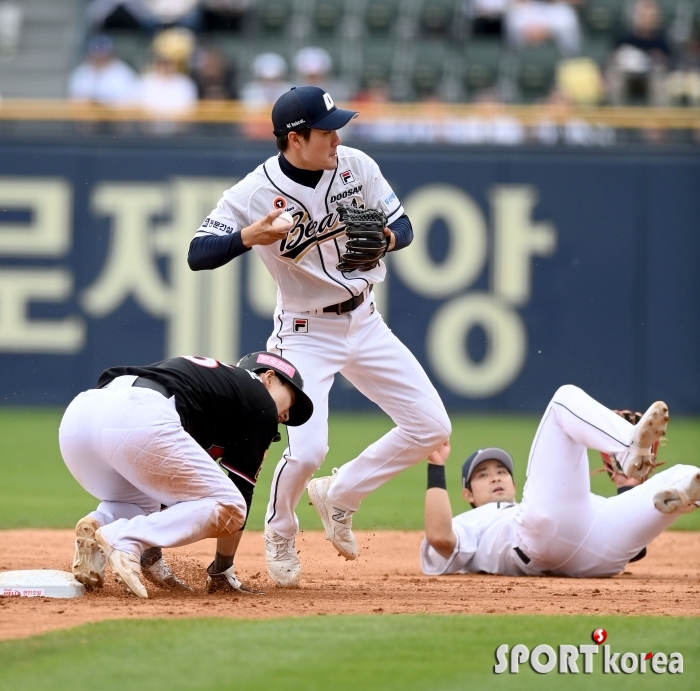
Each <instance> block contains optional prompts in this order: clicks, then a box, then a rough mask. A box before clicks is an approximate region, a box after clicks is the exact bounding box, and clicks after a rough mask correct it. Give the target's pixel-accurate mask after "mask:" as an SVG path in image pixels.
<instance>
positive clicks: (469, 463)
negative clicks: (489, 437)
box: [462, 446, 513, 488]
mask: <svg viewBox="0 0 700 691" xmlns="http://www.w3.org/2000/svg"><path fill="white" fill-rule="evenodd" d="M492 458H493V459H495V460H496V461H500V462H501V463H503V465H504V466H505V467H506V469H507V470H508V472H509V473H510V474H511V475H513V459H512V458H511V457H510V454H509V453H508V452H507V451H504V450H503V449H499V448H498V447H495V446H492V447H490V448H488V449H479V450H478V451H475V452H474V453H473V454H472V455H471V456H469V458H467V460H466V461H464V464H463V465H462V487H463V488H464V487H466V486H467V484H468V483H469V480H470V478H471V476H472V473H473V472H474V468H476V466H478V465H479V463H481V462H482V461H488V460H490V459H492Z"/></svg>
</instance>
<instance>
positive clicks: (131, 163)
mask: <svg viewBox="0 0 700 691" xmlns="http://www.w3.org/2000/svg"><path fill="white" fill-rule="evenodd" d="M366 150H367V151H368V153H370V155H373V156H374V157H375V158H376V160H377V161H378V162H379V164H380V166H381V167H382V170H383V172H384V174H385V176H386V177H387V178H388V179H389V181H390V182H391V184H392V185H393V187H394V190H395V191H396V193H397V194H398V195H399V197H400V198H401V200H402V201H403V203H404V206H405V208H406V210H407V212H408V214H409V216H410V217H411V219H412V222H413V227H414V231H415V240H414V242H413V244H412V246H411V247H409V248H408V249H406V250H403V251H401V252H399V253H396V254H392V255H390V257H389V280H388V281H387V283H386V284H385V285H383V286H381V288H380V289H378V290H377V295H378V301H379V307H380V310H381V311H382V312H383V314H384V315H385V318H386V319H387V321H388V323H389V324H390V326H391V328H392V329H393V330H394V331H395V333H396V334H397V335H398V336H399V337H400V338H401V339H402V340H403V341H404V342H405V343H406V344H407V345H408V346H409V348H411V350H412V351H413V352H414V353H415V354H416V355H417V356H418V358H419V359H420V360H421V362H422V363H423V364H424V366H425V367H426V369H427V371H428V373H429V375H430V376H431V378H432V380H433V381H434V382H435V384H436V386H437V387H438V389H439V391H440V393H441V395H442V396H443V398H444V400H445V402H446V404H447V405H448V407H449V408H450V409H453V410H457V409H470V410H490V411H493V410H499V411H514V412H519V411H539V410H542V409H543V407H544V406H545V405H546V403H547V400H548V399H549V398H550V397H551V395H552V393H553V391H554V390H555V389H556V388H557V386H559V385H561V384H563V383H574V384H578V385H580V386H582V387H583V388H585V389H586V390H587V391H589V392H590V393H591V394H593V395H595V396H596V397H598V398H600V399H601V400H602V401H603V402H605V403H607V404H609V405H611V406H618V407H632V406H633V407H637V408H640V407H642V406H644V405H646V404H647V403H648V402H650V401H651V400H654V399H656V398H664V399H665V400H667V401H668V403H669V404H670V406H671V409H672V411H674V412H678V413H680V412H683V413H700V355H699V350H700V349H699V348H698V344H699V343H700V272H699V271H698V268H697V266H698V262H699V260H700V222H699V219H700V157H698V156H690V155H683V154H679V153H670V152H669V153H656V154H653V155H650V154H649V153H635V152H619V151H618V152H615V153H611V152H596V153H591V152H590V151H586V152H572V151H570V150H567V151H565V152H564V151H562V152H559V151H549V152H548V151H542V150H538V151H532V152H528V151H522V150H520V151H517V152H515V151H507V150H498V151H474V150H472V151H464V150H460V151H456V150H448V149H441V150H436V149H432V150H431V149H426V148H414V149H411V148H406V147H402V148H394V149H391V148H376V147H373V148H367V149H366ZM272 153H274V152H273V151H272V149H270V148H269V147H268V148H264V147H263V148H261V147H260V146H259V145H250V146H249V147H244V148H241V146H240V144H237V145H235V147H231V148H229V145H228V144H226V143H224V144H220V145H218V146H212V144H211V143H200V144H193V143H186V142H180V143H178V142H176V140H171V141H170V142H168V143H165V142H150V141H148V140H144V141H140V142H133V143H129V142H128V141H121V142H116V141H115V143H113V144H102V143H93V144H90V143H88V142H87V141H82V142H81V141H75V142H66V143H65V144H63V145H56V144H50V145H45V144H44V145H41V144H39V143H38V142H36V143H35V142H29V143H23V144H22V143H5V144H2V143H0V372H1V377H0V401H2V402H4V403H12V404H37V403H40V404H65V403H66V402H68V401H69V400H70V398H71V397H72V396H73V395H75V394H76V393H77V392H78V391H80V390H82V389H85V388H89V387H90V386H91V385H93V384H94V382H95V381H96V378H97V376H98V374H99V373H100V371H101V370H102V369H104V368H105V367H107V366H110V365H115V364H127V363H129V364H131V363H147V362H152V361H155V360H158V359H161V358H162V357H164V356H170V355H174V354H201V355H210V356H214V357H218V358H219V359H222V360H225V361H228V362H235V361H236V359H237V357H238V356H239V355H240V354H242V353H245V352H249V351H251V350H256V349H260V348H263V347H264V343H265V340H266V338H267V335H268V332H269V330H270V327H271V321H270V315H271V314H272V310H273V307H274V301H275V289H274V284H272V283H271V280H270V279H269V277H268V275H267V273H266V272H265V269H264V268H263V267H262V264H261V263H260V262H259V260H258V259H257V257H256V255H255V254H254V253H253V252H249V253H248V254H246V255H245V256H244V257H242V258H240V259H238V260H236V261H234V262H232V263H231V264H230V265H229V266H227V267H225V268H222V269H219V270H217V271H215V272H201V273H193V272H191V271H190V270H189V269H188V267H187V264H186V255H187V248H188V244H189V241H190V238H191V237H192V235H193V233H194V231H195V230H196V228H197V227H198V225H199V223H200V221H201V220H202V219H203V218H204V217H205V216H206V215H207V213H208V212H209V211H210V210H211V209H212V208H213V207H214V205H215V204H216V201H217V200H218V198H219V197H220V195H221V192H222V190H223V189H225V188H226V187H228V186H229V185H231V184H232V183H234V182H235V181H236V180H237V179H240V178H241V177H242V176H243V175H245V173H246V172H247V171H249V170H250V169H252V168H253V167H255V166H256V165H257V164H258V163H259V162H261V161H262V160H263V159H264V158H265V157H266V156H268V155H271V154H272ZM339 379H340V378H339ZM332 405H334V406H335V407H337V408H362V407H365V406H366V405H367V403H366V402H365V401H364V399H363V398H362V396H360V395H359V394H358V393H357V392H356V391H354V390H353V389H352V388H350V386H349V384H347V383H346V382H344V380H340V381H338V382H337V383H336V386H335V387H334V391H333V394H332Z"/></svg>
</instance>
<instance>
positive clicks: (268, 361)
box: [258, 353, 296, 378]
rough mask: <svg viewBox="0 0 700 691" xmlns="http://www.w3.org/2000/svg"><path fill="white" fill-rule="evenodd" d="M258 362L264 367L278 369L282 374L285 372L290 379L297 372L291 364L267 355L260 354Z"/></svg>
mask: <svg viewBox="0 0 700 691" xmlns="http://www.w3.org/2000/svg"><path fill="white" fill-rule="evenodd" d="M258 362H259V363H260V364H262V365H270V367H276V368H277V369H278V370H279V371H280V372H284V373H285V374H286V375H287V376H288V377H290V378H291V377H293V376H294V374H295V372H296V370H295V369H294V368H293V367H292V366H291V365H290V364H289V363H287V362H285V361H284V360H280V359H279V358H277V357H275V356H274V355H269V354H267V353H260V355H258Z"/></svg>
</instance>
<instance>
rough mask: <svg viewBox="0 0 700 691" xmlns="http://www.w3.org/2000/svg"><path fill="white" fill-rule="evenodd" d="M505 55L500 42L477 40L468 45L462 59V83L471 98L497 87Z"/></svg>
mask: <svg viewBox="0 0 700 691" xmlns="http://www.w3.org/2000/svg"><path fill="white" fill-rule="evenodd" d="M503 54H504V51H503V46H502V44H501V42H500V41H492V40H488V39H477V40H472V41H469V43H467V45H466V47H465V48H464V52H463V57H462V82H463V84H464V87H465V89H466V90H467V94H468V95H469V96H473V95H474V94H476V93H478V92H479V91H483V90H484V89H490V88H492V87H494V86H495V85H496V83H497V81H498V78H499V76H500V73H501V63H502V61H503Z"/></svg>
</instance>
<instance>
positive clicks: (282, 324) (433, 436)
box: [266, 293, 451, 539]
mask: <svg viewBox="0 0 700 691" xmlns="http://www.w3.org/2000/svg"><path fill="white" fill-rule="evenodd" d="M299 320H301V321H299ZM304 320H306V324H304ZM275 324H276V325H277V328H276V329H275V331H274V332H273V334H272V336H271V337H270V338H269V340H268V342H267V349H268V350H269V351H272V352H277V353H279V354H280V355H282V356H284V357H285V358H287V359H288V360H290V361H291V362H293V363H294V365H295V366H296V367H298V368H299V371H300V373H301V375H302V377H303V378H304V391H305V392H306V393H307V394H308V396H309V397H310V398H311V400H312V401H313V404H314V413H313V415H312V417H311V419H310V420H309V421H308V422H307V423H306V424H304V425H302V426H301V427H288V428H287V430H288V434H289V445H288V447H287V448H286V449H285V450H284V453H283V455H282V459H281V460H280V462H279V463H278V465H277V468H276V469H275V474H274V478H273V482H272V488H271V492H270V503H269V505H268V509H267V519H266V520H267V522H268V524H269V525H270V526H271V527H272V529H273V530H274V531H275V532H276V533H277V534H279V535H281V536H282V537H285V538H287V539H290V538H292V537H293V536H294V535H295V533H296V532H297V530H298V525H299V524H298V520H297V518H296V515H295V513H294V510H295V508H296V506H297V504H298V502H299V499H300V498H301V495H302V494H303V492H304V490H305V489H306V485H307V484H308V482H309V480H310V479H311V477H312V475H313V474H314V473H315V472H316V470H317V469H318V468H319V466H320V465H321V463H323V460H324V458H325V457H326V453H327V452H328V393H329V391H330V388H331V385H332V384H333V379H334V376H335V374H336V373H338V372H340V373H342V374H343V376H344V377H346V378H347V379H348V380H349V381H350V382H352V384H354V385H355V387H356V388H357V389H358V390H359V391H360V392H361V393H362V394H364V395H365V396H366V397H367V398H369V399H370V400H371V401H373V402H374V403H376V404H377V405H378V406H379V407H380V408H381V409H382V410H383V411H384V412H385V413H387V414H388V415H389V416H390V417H391V418H392V420H393V421H394V422H395V423H396V425H397V426H396V427H394V428H393V429H392V430H391V431H389V432H388V433H387V434H385V435H384V436H383V437H381V438H380V439H378V440H377V441H376V442H374V443H373V444H371V445H370V446H369V447H368V448H366V449H365V450H364V451H363V452H362V453H361V454H360V455H359V456H358V457H357V458H355V459H353V460H351V461H350V462H348V463H346V464H344V465H343V466H341V467H340V469H339V471H338V475H337V476H336V479H335V480H334V482H333V484H332V485H331V487H330V489H329V491H328V496H329V498H330V499H331V500H332V501H333V504H334V505H335V506H338V507H339V508H342V509H345V510H352V511H356V510H357V509H358V508H359V506H360V503H361V501H362V500H363V499H364V498H365V497H366V496H367V495H368V494H370V493H371V492H372V491H373V490H375V489H376V488H377V487H379V486H380V485H383V484H384V483H385V482H387V481H388V480H390V479H391V478H392V477H394V476H395V475H397V474H398V473H400V472H401V471H402V470H404V469H406V468H408V467H410V466H412V465H414V464H416V463H418V462H420V461H421V460H423V459H425V458H426V457H427V456H428V454H430V453H431V452H432V451H434V450H435V449H436V448H437V447H438V446H440V444H442V443H443V442H444V441H445V440H446V439H447V438H448V437H449V436H450V432H451V425H450V420H449V417H448V416H447V412H446V411H445V408H444V406H443V404H442V401H441V400H440V397H439V396H438V393H437V391H436V390H435V388H434V387H433V385H432V384H431V382H430V380H429V379H428V376H427V375H426V374H425V372H424V371H423V368H422V367H421V366H420V363H419V362H418V360H416V358H415V357H414V356H413V354H412V353H411V352H410V351H409V350H408V348H406V346H405V345H404V344H403V343H401V341H399V339H398V338H397V337H396V336H395V335H394V334H393V333H392V332H391V330H390V329H389V328H388V327H387V325H386V324H385V322H384V320H383V319H382V317H381V315H380V314H379V313H378V311H377V310H376V306H375V304H374V297H373V296H372V294H371V293H370V294H369V299H367V300H365V302H363V304H362V305H360V306H359V307H358V308H357V309H355V310H354V311H352V312H349V313H347V314H341V315H338V314H331V313H325V314H324V313H323V312H322V311H321V310H317V311H315V312H304V313H289V312H282V311H280V310H279V309H278V310H277V311H276V312H275ZM295 325H296V329H295Z"/></svg>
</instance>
